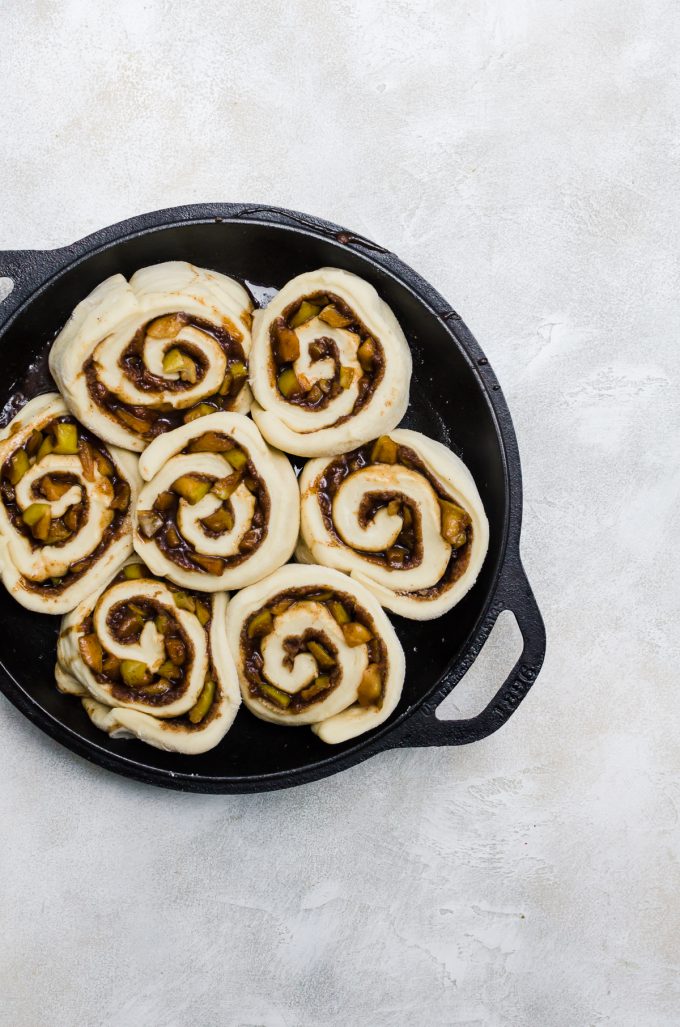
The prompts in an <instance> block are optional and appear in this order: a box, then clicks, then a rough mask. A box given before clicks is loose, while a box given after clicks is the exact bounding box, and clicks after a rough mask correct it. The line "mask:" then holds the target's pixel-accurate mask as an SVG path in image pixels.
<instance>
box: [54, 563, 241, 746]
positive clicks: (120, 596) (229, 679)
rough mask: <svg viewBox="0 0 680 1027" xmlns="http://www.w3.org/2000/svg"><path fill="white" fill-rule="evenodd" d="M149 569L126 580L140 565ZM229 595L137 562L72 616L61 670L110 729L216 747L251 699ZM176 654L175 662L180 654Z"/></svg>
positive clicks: (60, 650)
mask: <svg viewBox="0 0 680 1027" xmlns="http://www.w3.org/2000/svg"><path fill="white" fill-rule="evenodd" d="M131 570H132V571H133V572H134V571H136V573H138V574H140V575H141V576H140V577H133V578H126V576H125V575H126V574H128V573H130V571H131ZM226 610H227V596H226V594H224V593H218V594H216V595H210V596H205V595H195V594H190V593H186V592H180V591H178V590H176V589H172V588H171V587H170V586H169V585H168V584H167V583H166V582H163V581H159V580H158V579H156V578H153V577H151V576H150V575H149V574H148V571H147V570H146V569H145V568H143V566H142V565H140V564H139V563H136V561H135V560H131V561H128V563H127V564H126V566H125V567H124V569H123V571H122V573H121V574H120V575H119V576H118V578H117V579H116V580H115V581H114V582H113V583H112V584H110V585H109V586H108V587H107V588H106V589H104V591H103V592H102V593H101V594H100V595H99V596H93V597H90V598H89V599H87V600H85V601H84V602H82V603H81V604H80V605H79V606H78V607H77V608H76V609H75V610H74V611H73V612H72V613H70V614H69V615H68V616H66V617H65V618H64V620H63V622H62V626H61V632H60V635H59V641H58V644H57V666H56V670H55V676H56V681H57V687H58V688H59V690H60V691H62V692H65V693H67V694H70V695H77V696H79V697H80V698H81V699H82V701H83V706H84V707H85V710H86V712H87V714H88V716H89V717H90V719H91V720H92V721H93V723H94V724H95V725H96V726H97V727H99V728H100V729H101V730H103V731H106V732H107V733H108V734H110V735H112V736H113V737H116V738H126V737H127V738H129V737H136V738H139V739H141V740H142V741H144V742H147V743H148V744H149V745H152V746H154V747H155V748H158V749H166V750H170V751H174V752H182V753H186V754H189V755H192V754H197V753H201V752H206V751H207V750H208V749H212V748H214V746H216V745H217V744H218V742H220V741H221V739H222V738H223V737H224V736H225V734H226V733H227V731H228V730H229V728H230V727H231V725H232V723H233V721H234V718H235V716H236V713H237V711H238V707H239V705H240V702H241V697H240V693H239V687H238V679H237V676H236V669H235V666H234V662H233V660H232V658H231V656H230V653H229V649H228V647H227V641H226V630H225V618H226ZM173 661H174V662H173Z"/></svg>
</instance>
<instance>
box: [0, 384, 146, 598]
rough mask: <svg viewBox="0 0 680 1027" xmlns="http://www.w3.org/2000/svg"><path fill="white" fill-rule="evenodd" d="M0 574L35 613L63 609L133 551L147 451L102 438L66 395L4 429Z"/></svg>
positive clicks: (42, 400) (41, 399)
mask: <svg viewBox="0 0 680 1027" xmlns="http://www.w3.org/2000/svg"><path fill="white" fill-rule="evenodd" d="M0 474H1V482H0V572H1V574H2V581H3V584H4V585H5V587H6V588H7V590H8V591H9V592H10V593H11V594H12V595H13V596H14V598H15V599H17V600H18V602H20V603H21V604H22V606H26V607H27V608H28V609H29V610H37V611H38V612H41V613H55V614H63V613H66V612H67V611H69V610H72V609H73V608H74V607H75V606H76V605H77V604H78V603H79V602H80V601H81V600H82V599H83V598H84V597H85V596H88V595H90V594H91V593H92V592H94V591H96V590H97V589H98V588H101V586H102V585H103V584H104V582H105V581H107V580H108V579H109V578H110V577H111V575H112V574H113V573H115V571H116V568H117V567H119V566H120V565H121V564H122V563H123V561H124V560H125V559H126V557H127V556H129V554H130V553H131V552H132V525H131V509H132V505H133V503H134V501H135V499H136V496H137V492H138V490H139V484H140V479H139V472H138V469H137V457H136V456H134V455H133V454H131V453H128V452H125V451H124V450H120V449H117V448H116V447H114V446H108V447H106V446H104V445H103V444H101V443H100V442H99V441H98V440H96V439H94V438H92V436H90V435H89V434H88V433H87V432H84V431H83V429H82V427H81V426H80V425H79V424H78V423H77V422H76V421H75V420H74V419H73V418H72V417H71V416H70V414H69V412H68V410H67V408H66V406H65V404H64V402H63V400H62V399H61V397H60V396H59V395H58V394H57V393H48V394H47V395H43V396H38V397H37V398H35V399H33V400H31V401H30V402H29V403H27V404H26V406H25V407H24V408H23V409H22V410H21V411H20V413H19V414H17V416H16V417H15V418H14V419H13V420H12V421H11V422H10V423H9V425H8V426H7V427H6V428H5V429H3V431H2V432H0Z"/></svg>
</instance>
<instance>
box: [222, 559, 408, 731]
mask: <svg viewBox="0 0 680 1027" xmlns="http://www.w3.org/2000/svg"><path fill="white" fill-rule="evenodd" d="M227 637H228V642H229V647H230V649H231V652H232V653H233V654H234V657H235V660H236V666H237V670H238V675H239V680H240V684H241V694H242V696H243V701H244V702H245V704H246V706H247V707H248V708H249V709H250V710H251V711H252V712H253V713H254V714H255V715H256V716H257V717H260V719H262V720H267V721H270V722H272V723H275V724H282V725H285V726H288V727H296V726H300V725H305V724H307V725H311V728H312V731H314V733H315V734H317V735H318V736H319V738H321V739H322V741H324V742H329V743H331V744H334V743H337V742H344V741H347V740H348V739H350V738H354V737H355V736H357V735H360V734H363V733H364V732H365V731H370V730H371V729H372V728H374V727H377V726H378V725H379V724H382V723H383V722H384V721H385V720H386V719H387V718H388V717H389V716H390V714H391V713H392V712H393V711H394V709H395V707H396V705H397V703H398V701H399V698H400V696H401V690H402V686H403V682H404V653H403V650H402V648H401V645H400V643H399V640H398V638H397V635H396V633H395V631H394V628H393V627H392V625H391V624H390V622H389V620H388V619H387V617H386V616H385V613H384V612H383V610H382V609H381V607H380V605H379V604H378V603H377V602H376V600H375V599H374V597H373V596H372V595H371V594H370V592H368V591H367V590H366V589H365V588H364V587H363V586H362V585H359V584H357V582H355V581H353V580H352V579H351V578H349V577H347V576H346V575H344V574H340V573H339V572H338V571H334V570H330V569H329V568H327V567H317V566H300V565H295V564H289V565H287V566H286V567H281V568H280V569H279V570H278V571H275V572H274V573H273V574H271V575H270V576H269V577H268V578H265V579H264V580H263V581H259V582H257V584H255V585H251V586H250V587H249V588H246V589H243V591H241V592H239V593H238V594H237V595H236V596H234V597H233V598H232V600H231V603H230V604H229V609H228V611H227Z"/></svg>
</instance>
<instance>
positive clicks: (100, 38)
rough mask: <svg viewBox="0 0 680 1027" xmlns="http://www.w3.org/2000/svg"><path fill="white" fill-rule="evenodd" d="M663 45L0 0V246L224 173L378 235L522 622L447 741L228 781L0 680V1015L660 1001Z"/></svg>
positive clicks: (666, 863) (618, 1005)
mask: <svg viewBox="0 0 680 1027" xmlns="http://www.w3.org/2000/svg"><path fill="white" fill-rule="evenodd" d="M679 46H680V28H679V23H678V17H677V5H675V4H673V3H670V2H664V0H647V2H645V3H639V2H637V0H595V2H593V0H571V2H570V3H563V2H560V0H507V2H505V3H504V2H502V0H495V2H491V0H487V2H481V3H479V2H477V3H473V2H471V0H448V2H447V0H441V2H439V3H437V2H434V0H424V2H414V3H406V2H403V0H402V2H394V0H393V2H390V3H387V2H385V3H382V2H378V0H375V2H374V0H364V2H363V3H357V2H354V3H352V2H349V0H341V2H339V3H336V4H332V5H331V4H327V5H326V4H324V5H321V4H319V3H313V2H311V0H306V2H303V0H295V2H293V3H287V4H284V3H273V2H268V3H259V4H244V3H238V4H237V3H232V2H226V3H223V2H216V0H211V2H202V3H199V2H198V0H193V2H188V3H184V4H170V3H166V2H162V0H147V2H145V3H141V2H139V0H123V2H119V3H118V4H115V5H114V4H104V3H93V2H86V0H61V2H59V3H56V2H51V0H42V2H38V0H9V2H8V3H5V4H4V5H3V9H2V35H1V36H0V47H1V48H2V67H3V88H2V93H1V95H0V128H1V129H2V132H1V134H0V140H1V142H0V148H1V149H0V182H1V186H2V196H3V205H2V206H3V217H2V222H1V223H0V248H3V247H4V248H23V247H32V246H35V247H49V246H58V245H61V244H64V243H66V242H69V241H71V240H73V239H75V238H78V237H80V236H81V235H83V234H85V233H87V232H89V231H92V230H94V229H96V228H99V227H101V226H103V225H104V224H107V223H109V222H112V221H116V220H119V219H121V218H124V217H127V216H129V215H133V214H135V213H138V212H140V211H143V210H146V209H154V208H157V207H162V206H169V205H172V204H177V203H183V202H192V201H201V200H213V199H214V200H229V199H248V200H250V199H253V200H257V201H260V202H266V203H273V204H280V205H284V206H289V207H293V208H298V209H301V210H308V211H310V212H313V213H316V214H319V215H321V216H324V217H328V218H329V219H331V220H333V221H337V222H340V223H342V224H346V225H348V226H350V227H351V228H353V229H354V230H356V231H359V232H362V233H364V234H366V235H368V236H369V237H373V238H375V239H377V240H379V241H380V242H382V243H383V244H384V245H386V246H388V247H390V248H391V249H394V250H395V251H396V252H397V253H399V255H400V256H401V257H403V258H404V259H405V260H406V261H407V262H408V263H410V264H412V265H413V266H414V267H416V268H417V269H418V270H419V271H420V272H421V273H422V274H423V275H425V277H427V278H429V279H430V280H431V281H432V282H433V284H434V285H435V286H436V287H437V288H439V289H440V290H441V291H442V292H443V293H444V295H445V296H447V297H448V298H449V299H450V300H451V302H452V303H453V304H454V306H455V307H456V309H458V310H460V311H461V312H462V314H463V316H464V317H465V319H466V320H467V322H468V323H469V325H470V327H471V328H472V329H473V331H475V333H476V334H477V336H478V338H479V339H480V341H481V343H482V346H483V347H484V348H485V350H486V352H487V354H488V356H489V358H490V360H491V362H492V364H493V365H494V367H495V369H496V371H497V373H498V376H499V378H500V381H501V382H502V384H503V387H504V389H505V391H506V394H507V397H508V400H509V403H510V406H511V409H512V411H513V414H514V418H515V423H516V426H517V431H518V435H519V440H520V446H521V450H522V455H523V461H524V472H525V482H526V517H525V529H524V538H523V553H524V558H525V562H526V566H527V570H528V572H529V575H530V578H531V579H532V581H533V583H534V586H535V591H536V593H537V596H538V598H539V602H540V603H541V605H542V608H543V611H544V614H545V618H546V622H547V627H548V632H549V654H548V658H547V661H546V665H545V668H544V671H543V673H542V675H541V677H540V679H539V682H538V684H537V685H536V687H535V688H534V690H533V692H532V693H531V694H530V695H529V698H528V699H527V701H526V702H525V704H524V706H523V707H522V709H521V711H520V713H519V714H518V715H517V716H516V717H514V718H513V720H512V721H511V722H510V724H509V725H508V726H507V727H506V728H505V729H504V730H503V731H502V732H500V733H499V734H498V735H496V736H494V737H492V738H490V739H488V740H487V741H485V742H483V743H480V744H477V745H475V746H473V747H469V748H467V749H463V750H457V751H447V750H440V751H412V752H399V753H396V752H393V753H389V754H387V755H384V756H382V757H380V758H377V759H374V760H372V761H370V762H369V763H366V764H364V765H362V766H360V767H357V768H355V769H353V770H351V771H349V772H347V773H345V774H343V775H341V776H339V777H336V778H333V779H330V780H327V781H325V782H322V783H319V784H315V785H312V786H310V787H308V788H305V789H302V790H294V791H290V792H283V793H278V794H272V795H264V796H252V797H236V798H230V797H224V798H219V797H217V798H215V797H211V798H204V797H198V796H193V795H175V794H171V793H165V792H161V791H157V790H153V789H149V788H144V787H142V786H138V785H136V784H134V783H131V782H128V781H124V780H120V779H117V778H115V777H113V776H111V775H109V774H106V773H104V772H103V771H99V770H97V769H96V768H93V767H90V766H89V765H86V764H85V763H84V762H82V761H80V760H79V759H77V758H76V757H74V756H72V755H70V754H69V753H68V752H66V751H65V750H62V749H61V748H59V747H58V746H57V745H56V744H53V743H52V742H51V741H50V740H49V739H47V738H46V737H44V736H43V735H42V734H40V733H39V732H38V731H37V730H35V729H34V728H33V727H31V726H30V725H29V724H28V722H27V721H25V720H24V719H23V718H22V717H21V716H20V715H19V714H18V713H17V712H16V711H15V710H14V709H13V708H12V707H10V706H9V704H8V703H6V702H4V701H2V702H0V731H1V737H2V745H0V780H1V781H2V787H0V823H2V838H3V842H2V845H1V846H0V882H1V884H0V924H1V925H2V929H1V930H0V966H1V980H0V996H1V999H0V1022H2V1024H7V1025H11V1027H24V1025H25V1027H36V1025H43V1024H45V1025H48V1024H49V1025H50V1027H62V1025H63V1027H73V1025H78V1027H79V1025H94V1024H97V1025H105V1027H137V1025H140V1024H143V1025H153V1027H179V1025H181V1027H184V1025H188V1024H192V1025H193V1024H198V1025H201V1027H206V1025H225V1024H228V1025H231V1024H239V1025H256V1024H266V1025H267V1027H296V1025H304V1027H307V1025H309V1027H319V1025H323V1027H326V1025H328V1027H331V1025H332V1027H354V1025H364V1024H365V1025H370V1027H387V1025H390V1027H392V1025H402V1024H403V1025H407V1024H412V1023H414V1022H417V1023H423V1024H427V1025H428V1027H429V1025H433V1027H434V1025H439V1024H461V1025H462V1024H466V1025H473V1024H475V1025H482V1024H484V1025H496V1024H503V1025H505V1024H510V1025H516V1027H525V1025H532V1027H533V1025H540V1027H544V1025H545V1027H572V1025H598V1027H599V1025H602V1024H612V1025H616V1027H628V1025H630V1027H639V1025H650V1027H665V1025H668V1027H671V1025H676V1024H677V1023H678V1022H679V1020H680V984H679V983H678V982H679V974H678V971H679V969H680V967H679V966H678V963H679V955H678V951H679V948H678V937H680V917H679V899H678V895H679V894H680V869H679V866H678V802H679V801H680V800H679V795H680V791H679V786H680V741H679V739H680V713H679V709H680V702H679V699H678V695H679V693H678V675H677V664H678V656H679V655H680V654H679V653H678V634H677V623H678V617H679V615H680V599H679V596H680V591H679V589H678V584H677V579H678V557H677V530H678V498H679V493H680V471H679V470H678V460H677V439H678V429H679V428H680V423H679V420H680V416H679V409H680V404H679V402H678V400H679V396H678V380H679V374H678V372H679V370H680V368H679V365H680V347H679V345H678V339H679V337H680V314H679V311H678V301H677V295H678V257H677V254H678V251H679V249H680V239H679V234H680V233H679V229H678V225H679V224H680V219H679V215H680V201H679V199H678V197H679V196H680V192H679V190H678V186H677V159H678V137H679V131H678V128H679V126H678V108H679V105H678V100H679V99H680V96H679V92H680V89H679V85H678V71H677V68H678V65H677V51H678V47H679ZM512 644H513V637H512V632H511V631H510V629H509V626H508V624H507V623H505V624H504V625H503V626H502V628H501V629H500V630H499V632H498V633H497V634H496V635H495V637H494V638H493V639H492V642H491V643H490V645H491V646H492V651H491V652H490V653H487V654H486V656H485V669H484V673H483V674H478V675H477V680H476V683H475V684H476V687H479V688H480V689H483V688H485V687H488V684H489V682H492V681H494V680H495V681H498V680H500V678H501V675H502V673H503V670H504V669H505V668H506V665H507V663H508V661H509V658H508V646H509V645H512ZM469 691H470V689H468V692H469ZM472 693H473V694H468V695H466V696H465V698H464V702H463V692H462V689H461V692H460V701H459V697H456V698H455V700H454V699H453V698H452V699H451V700H449V712H455V711H454V710H453V707H454V706H456V705H457V704H458V706H459V709H462V708H463V706H464V708H465V710H466V711H467V712H471V711H472V710H473V709H474V705H475V702H474V700H475V695H474V689H472Z"/></svg>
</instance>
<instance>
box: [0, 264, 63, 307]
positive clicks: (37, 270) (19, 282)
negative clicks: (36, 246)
mask: <svg viewBox="0 0 680 1027" xmlns="http://www.w3.org/2000/svg"><path fill="white" fill-rule="evenodd" d="M58 253H59V251H58V250H0V278H9V279H11V282H12V288H11V289H10V291H9V293H7V292H6V291H5V290H4V289H3V290H2V291H0V296H4V299H3V300H0V323H2V322H4V321H6V320H7V319H8V317H9V315H10V314H11V313H12V312H13V311H14V310H15V309H16V308H17V307H18V306H19V304H20V303H21V301H22V300H24V299H25V298H26V297H27V296H29V295H30V294H31V293H32V292H33V290H34V289H36V288H37V287H38V286H39V285H41V284H42V283H43V282H44V281H45V280H46V278H47V277H48V276H49V274H50V272H51V271H52V270H53V267H54V266H55V265H56V263H57V260H58V256H57V255H58Z"/></svg>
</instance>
